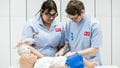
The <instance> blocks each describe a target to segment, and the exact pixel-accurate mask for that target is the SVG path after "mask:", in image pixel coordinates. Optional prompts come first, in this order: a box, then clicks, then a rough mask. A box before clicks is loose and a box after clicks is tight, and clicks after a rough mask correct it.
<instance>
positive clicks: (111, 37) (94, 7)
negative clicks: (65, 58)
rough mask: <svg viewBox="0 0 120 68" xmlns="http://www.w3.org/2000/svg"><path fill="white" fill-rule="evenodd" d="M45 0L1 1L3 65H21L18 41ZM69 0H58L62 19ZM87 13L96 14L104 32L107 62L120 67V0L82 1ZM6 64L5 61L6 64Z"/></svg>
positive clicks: (105, 59)
mask: <svg viewBox="0 0 120 68" xmlns="http://www.w3.org/2000/svg"><path fill="white" fill-rule="evenodd" d="M43 1H44V0H9V1H8V0H0V9H1V10H0V30H1V32H0V37H1V39H0V41H2V42H0V45H1V47H0V54H1V55H0V57H1V58H0V68H8V66H15V67H16V66H17V63H18V62H16V61H17V60H18V58H17V57H18V55H17V52H16V49H15V45H16V42H17V41H18V40H19V39H20V34H21V31H22V29H23V26H24V23H25V22H26V20H27V19H29V18H31V17H33V16H34V15H35V14H36V12H37V11H38V10H39V9H40V5H41V3H42V2H43ZM68 1H69V0H55V2H56V3H57V6H58V11H59V16H58V19H59V21H62V22H64V21H65V19H64V17H65V15H66V14H65V6H66V4H67V3H68ZM82 1H83V2H84V3H85V6H86V13H87V14H89V15H90V16H94V17H96V18H97V19H98V20H99V21H100V23H101V27H102V31H103V46H102V48H101V52H102V61H103V64H113V65H118V66H120V57H119V56H120V54H119V52H120V46H119V45H120V42H119V39H120V30H119V29H120V27H119V26H120V23H119V22H120V8H119V6H120V4H119V3H120V1H119V0H82ZM2 63H4V64H2Z"/></svg>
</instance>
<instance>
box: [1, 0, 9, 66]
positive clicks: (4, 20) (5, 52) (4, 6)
mask: <svg viewBox="0 0 120 68" xmlns="http://www.w3.org/2000/svg"><path fill="white" fill-rule="evenodd" d="M9 25H10V24H9V1H8V0H0V68H8V67H9V63H10V41H9V39H10V35H9V28H10V27H9Z"/></svg>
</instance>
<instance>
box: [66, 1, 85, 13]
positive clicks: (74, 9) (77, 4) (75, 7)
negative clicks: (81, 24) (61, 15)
mask: <svg viewBox="0 0 120 68" xmlns="http://www.w3.org/2000/svg"><path fill="white" fill-rule="evenodd" d="M83 10H85V7H84V4H83V2H81V1H80V0H71V1H70V2H69V3H68V5H67V8H66V13H67V14H70V15H81V13H83Z"/></svg>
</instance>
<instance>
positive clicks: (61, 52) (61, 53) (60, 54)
mask: <svg viewBox="0 0 120 68" xmlns="http://www.w3.org/2000/svg"><path fill="white" fill-rule="evenodd" d="M63 55H64V51H63V49H61V50H60V51H58V52H57V53H56V54H55V56H63Z"/></svg>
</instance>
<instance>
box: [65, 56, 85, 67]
mask: <svg viewBox="0 0 120 68" xmlns="http://www.w3.org/2000/svg"><path fill="white" fill-rule="evenodd" d="M66 64H67V65H68V66H69V67H70V68H84V61H83V57H82V55H81V54H74V55H71V56H68V57H67V60H66Z"/></svg>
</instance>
